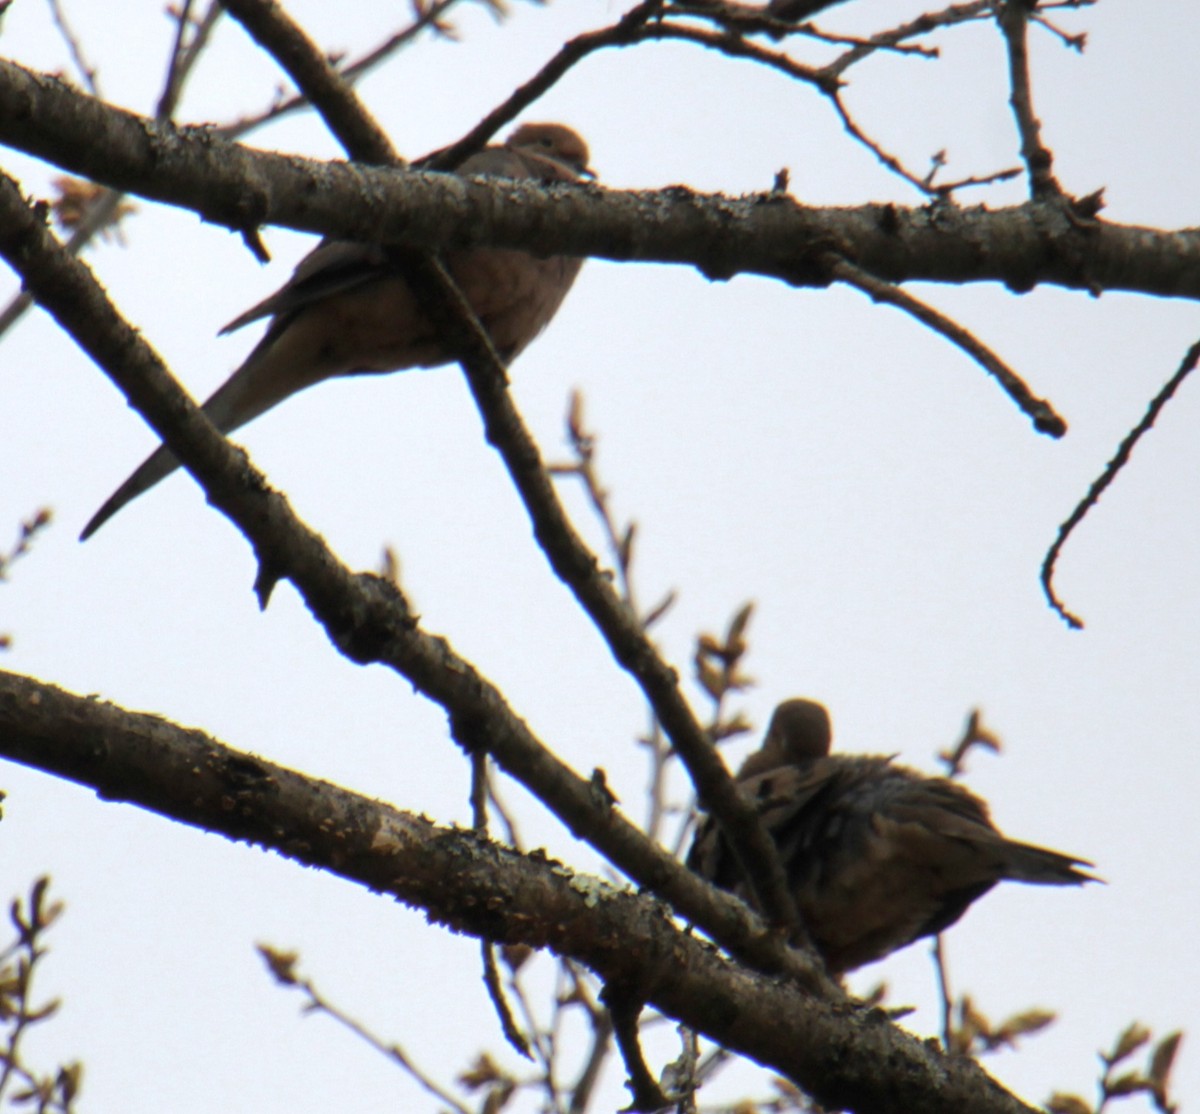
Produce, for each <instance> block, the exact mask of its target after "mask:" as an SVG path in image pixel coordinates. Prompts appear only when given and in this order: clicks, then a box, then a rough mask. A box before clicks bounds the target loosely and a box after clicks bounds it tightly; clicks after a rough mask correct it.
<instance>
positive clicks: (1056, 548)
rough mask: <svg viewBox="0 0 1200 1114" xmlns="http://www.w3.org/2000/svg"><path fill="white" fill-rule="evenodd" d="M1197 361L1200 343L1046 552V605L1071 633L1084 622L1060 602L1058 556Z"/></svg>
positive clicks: (1125, 440)
mask: <svg viewBox="0 0 1200 1114" xmlns="http://www.w3.org/2000/svg"><path fill="white" fill-rule="evenodd" d="M1198 361H1200V341H1197V342H1196V343H1195V344H1193V345H1192V346H1191V348H1189V349H1188V350H1187V354H1186V355H1185V356H1184V357H1183V361H1182V362H1181V363H1180V365H1179V367H1178V369H1177V370H1176V372H1175V374H1174V375H1172V376H1171V378H1170V379H1168V380H1167V381H1166V383H1165V384H1163V387H1162V389H1161V390H1160V391H1159V392H1158V394H1156V395H1155V396H1154V398H1153V399H1151V400H1150V405H1149V406H1148V407H1147V409H1146V413H1145V415H1144V416H1143V417H1142V420H1141V421H1140V422H1138V424H1137V425H1135V426H1134V427H1133V429H1131V430H1130V431H1129V432H1128V433H1127V434H1126V435H1125V437H1124V439H1123V440H1122V441H1121V444H1120V445H1118V446H1117V452H1116V455H1115V456H1114V457H1113V458H1112V460H1110V461H1109V462H1108V464H1107V465H1106V466H1105V468H1104V471H1103V472H1101V473H1100V475H1099V476H1098V477H1097V478H1096V479H1095V480H1093V481H1092V485H1091V487H1089V488H1088V491H1087V494H1086V495H1085V496H1084V497H1083V498H1082V499H1081V500H1080V501H1079V503H1078V505H1077V506H1076V507H1075V509H1074V510H1073V511H1072V512H1071V513H1070V514H1069V515H1068V516H1067V520H1066V521H1065V522H1064V523H1063V524H1062V525H1061V526H1059V528H1058V536H1057V537H1056V538H1055V539H1054V544H1053V545H1051V546H1050V548H1049V550H1047V552H1046V556H1045V559H1044V560H1043V561H1042V590H1043V591H1044V592H1045V593H1046V600H1047V602H1048V603H1049V604H1050V606H1051V607H1052V608H1053V609H1054V610H1055V611H1057V612H1058V614H1059V615H1061V616H1062V618H1063V620H1064V621H1065V622H1066V624H1067V626H1068V627H1070V628H1071V629H1072V630H1079V629H1080V628H1082V626H1083V620H1082V619H1081V618H1080V617H1079V616H1078V615H1075V614H1073V613H1072V612H1070V611H1068V610H1067V608H1066V606H1065V605H1064V604H1063V602H1062V600H1060V599H1059V597H1058V593H1057V592H1056V591H1055V590H1054V583H1053V582H1054V569H1055V566H1056V565H1057V564H1058V558H1059V554H1060V553H1062V549H1063V546H1064V545H1066V544H1067V539H1068V538H1069V537H1070V536H1071V534H1072V532H1073V531H1074V529H1075V527H1076V526H1078V525H1079V524H1080V523H1081V522H1082V521H1083V520H1084V518H1085V517H1086V516H1087V513H1088V511H1090V510H1091V509H1092V508H1093V507H1094V506H1095V505H1096V504H1097V503H1098V502H1099V501H1100V496H1101V495H1103V494H1104V491H1105V489H1106V488H1107V487H1108V485H1109V484H1111V483H1112V482H1113V480H1115V479H1116V478H1117V475H1118V473H1119V472H1120V471H1121V469H1122V468H1124V467H1125V465H1126V464H1128V463H1129V458H1130V456H1132V455H1133V450H1134V447H1135V446H1136V445H1137V443H1138V442H1139V441H1140V440H1141V439H1142V437H1143V436H1144V435H1145V434H1147V433H1149V432H1150V430H1151V428H1152V427H1153V426H1154V423H1155V422H1156V421H1157V420H1158V416H1159V414H1161V413H1162V409H1163V407H1164V406H1166V404H1167V403H1168V402H1170V400H1171V397H1172V396H1173V395H1174V394H1175V392H1176V391H1177V390H1179V388H1180V386H1181V385H1182V384H1183V381H1184V380H1185V379H1186V378H1187V377H1188V376H1189V375H1190V374H1191V373H1192V372H1193V371H1194V370H1195V367H1196V364H1197V362H1198Z"/></svg>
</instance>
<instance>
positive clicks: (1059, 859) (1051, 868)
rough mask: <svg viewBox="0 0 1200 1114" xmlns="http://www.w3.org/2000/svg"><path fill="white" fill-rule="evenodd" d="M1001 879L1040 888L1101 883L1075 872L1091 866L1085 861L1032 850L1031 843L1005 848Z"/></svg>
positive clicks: (1010, 845) (1089, 875) (1041, 848)
mask: <svg viewBox="0 0 1200 1114" xmlns="http://www.w3.org/2000/svg"><path fill="white" fill-rule="evenodd" d="M1004 852H1005V862H1004V877H1005V878H1009V879H1012V880H1013V881H1014V882H1032V883H1034V884H1035V885H1039V886H1080V885H1082V884H1083V883H1084V882H1099V881H1101V879H1099V878H1097V877H1096V876H1095V875H1093V874H1087V873H1085V872H1084V871H1082V870H1079V869H1077V868H1079V867H1081V866H1086V867H1091V866H1093V865H1094V864H1093V863H1089V862H1088V861H1087V860H1086V859H1075V858H1072V857H1071V856H1070V855H1063V854H1061V853H1059V852H1058V851H1050V850H1048V849H1046V848H1045V847H1034V846H1033V845H1032V844H1030V843H1013V842H1012V841H1010V840H1006V841H1005V844H1004Z"/></svg>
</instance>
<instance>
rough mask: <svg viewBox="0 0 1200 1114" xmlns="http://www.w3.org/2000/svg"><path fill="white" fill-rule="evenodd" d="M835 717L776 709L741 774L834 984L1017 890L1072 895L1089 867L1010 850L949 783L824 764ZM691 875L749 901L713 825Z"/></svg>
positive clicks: (700, 842)
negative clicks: (1006, 883) (995, 893)
mask: <svg viewBox="0 0 1200 1114" xmlns="http://www.w3.org/2000/svg"><path fill="white" fill-rule="evenodd" d="M830 734H831V732H830V726H829V714H828V712H826V710H825V708H824V707H823V706H822V705H820V704H817V703H815V702H814V701H811V700H788V701H785V702H784V703H783V704H780V705H779V707H778V708H776V709H775V714H774V715H773V716H772V717H771V723H770V726H769V727H768V728H767V734H766V737H765V739H764V740H763V745H762V747H761V749H759V750H757V751H755V752H754V753H753V754H751V755H750V756H749V757H748V758H747V759H746V761H745V762H744V763H743V764H742V767H741V769H740V770H739V771H738V775H737V778H738V781H739V782H740V783H741V787H742V791H743V792H744V793H747V794H748V795H749V796H750V798H751V800H753V801H754V802H755V803H756V804H757V806H758V810H759V813H760V814H761V816H762V819H763V823H764V824H765V825H766V828H767V831H768V832H769V833H770V834H771V836H772V838H773V839H774V840H775V843H776V844H777V846H778V847H779V854H780V856H781V858H782V861H783V866H784V870H785V871H786V873H787V877H788V881H789V882H790V884H791V887H792V893H793V896H794V897H795V900H796V904H797V907H798V909H799V911H800V916H801V918H802V920H803V922H804V927H805V928H806V929H807V931H808V934H809V937H810V938H811V939H812V942H813V944H814V945H815V946H816V948H817V950H818V951H819V952H820V953H821V955H822V956H823V957H824V959H825V962H826V964H827V966H828V967H829V969H830V971H831V972H833V973H834V974H840V973H841V972H843V971H851V970H853V969H854V968H856V967H861V966H863V965H864V964H866V963H873V962H874V961H875V960H877V959H882V958H883V957H884V956H886V955H888V954H890V953H891V952H894V951H896V950H897V949H898V948H903V947H904V946H905V945H907V944H911V943H912V942H913V941H914V940H917V939H919V938H920V937H922V936H932V935H933V934H935V933H937V932H941V931H942V929H944V928H947V927H948V926H950V925H952V924H953V923H954V922H955V921H957V920H958V918H959V917H961V916H962V915H963V913H965V912H966V910H967V907H968V906H969V905H970V904H971V902H973V901H974V900H975V899H976V898H978V897H982V896H983V895H984V894H985V893H987V891H988V890H990V889H991V888H992V887H993V886H994V885H995V884H996V883H997V882H1000V881H1003V880H1004V879H1012V880H1014V881H1017V882H1034V883H1037V884H1039V885H1051V886H1071V885H1079V884H1081V883H1083V882H1089V881H1096V879H1094V878H1092V876H1091V875H1088V874H1085V873H1083V872H1082V871H1080V870H1077V869H1076V867H1079V866H1088V867H1090V866H1091V865H1092V864H1091V863H1089V862H1086V861H1084V860H1083V859H1074V858H1071V857H1070V856H1068V855H1062V854H1059V852H1057V851H1048V850H1046V849H1045V848H1042V847H1033V846H1031V845H1029V844H1027V843H1015V842H1013V841H1012V840H1009V839H1005V838H1004V836H1002V835H1001V834H1000V833H999V832H998V831H997V830H996V828H995V827H994V826H993V825H992V821H991V819H990V817H989V816H988V808H987V805H986V804H984V802H983V801H981V800H980V799H979V798H978V797H976V796H973V795H972V794H971V793H968V792H967V790H965V789H964V788H963V787H962V786H961V785H957V784H956V783H954V782H952V781H948V780H947V779H946V778H940V777H926V776H925V775H924V774H921V773H918V772H917V771H915V770H909V769H905V768H904V767H903V766H895V765H893V764H892V759H891V758H879V757H873V756H851V755H833V756H831V755H830V754H829V744H830ZM687 862H688V866H689V867H691V868H692V870H694V871H696V872H697V873H698V874H701V875H702V876H704V877H705V878H707V879H709V881H711V882H713V883H714V884H715V885H718V886H720V887H722V888H723V889H727V890H731V891H733V892H734V893H736V894H738V895H739V896H744V895H745V887H744V885H743V882H742V879H741V876H740V875H739V873H738V868H737V865H736V863H735V861H734V859H733V856H732V855H731V854H730V853H729V849H728V847H727V846H726V844H725V840H724V837H723V836H722V835H721V834H720V832H719V831H718V830H717V826H716V823H715V822H714V821H713V820H712V819H711V818H706V819H705V820H704V822H703V823H702V824H701V826H700V829H699V830H698V831H697V833H696V838H695V840H694V841H693V843H692V847H691V850H690V851H689V853H688V859H687Z"/></svg>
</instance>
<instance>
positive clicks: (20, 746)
mask: <svg viewBox="0 0 1200 1114" xmlns="http://www.w3.org/2000/svg"><path fill="white" fill-rule="evenodd" d="M97 739H103V740H104V745H103V746H102V747H99V746H96V745H95V740H97ZM0 752H2V753H3V754H4V755H5V756H6V757H8V758H11V759H13V760H15V761H18V762H21V763H23V764H25V765H28V766H33V767H35V768H38V769H42V770H46V771H48V772H51V773H54V774H56V775H57V776H60V777H66V778H69V779H70V780H72V781H75V782H78V783H81V784H84V785H88V786H90V787H92V788H93V789H95V790H97V791H98V792H99V793H100V794H101V795H102V796H103V797H104V798H105V799H106V800H113V801H128V802H131V803H135V804H138V805H140V806H141V807H143V808H148V809H151V810H153V811H155V812H158V813H160V814H162V815H164V816H167V817H170V818H172V819H175V820H178V821H181V822H182V823H185V824H188V825H190V826H193V827H199V828H202V829H204V830H208V831H215V832H220V833H222V834H224V835H226V836H228V837H230V838H231V839H236V840H240V841H246V842H251V843H254V844H257V845H261V846H263V847H267V848H271V849H273V850H275V851H277V852H278V853H279V854H280V855H282V856H284V857H286V858H290V859H292V860H295V861H298V862H301V863H303V864H304V865H307V866H317V867H320V868H322V869H324V870H327V871H330V872H331V873H334V874H337V875H339V876H340V877H343V878H347V879H349V880H351V881H353V882H357V883H359V884H360V885H363V886H365V887H367V888H369V889H371V890H373V891H376V892H379V893H384V894H390V895H392V896H394V897H396V898H398V899H400V900H402V901H404V902H405V903H407V904H411V905H414V906H416V907H418V908H422V909H425V910H427V911H428V912H430V913H431V914H432V915H433V917H434V918H435V919H436V920H438V921H439V922H441V923H444V924H446V925H448V926H449V927H451V928H453V929H455V930H456V931H459V932H466V933H469V934H471V935H474V936H478V937H480V938H486V939H491V940H495V941H498V942H504V943H526V944H529V945H531V946H534V947H549V948H551V949H552V950H554V951H556V952H558V953H559V954H563V955H570V956H573V957H574V958H575V959H577V960H578V961H579V962H580V963H583V964H585V965H586V966H588V967H589V968H591V969H592V970H594V971H596V972H597V974H599V975H600V977H601V978H602V979H604V980H606V981H610V982H611V981H617V982H620V983H621V984H622V985H626V986H631V987H636V988H637V992H638V993H640V994H644V995H645V997H646V1000H647V1001H648V1002H649V1003H650V1004H652V1005H653V1006H654V1007H655V1008H657V1009H659V1010H660V1011H662V1012H663V1013H665V1014H667V1015H668V1016H671V1017H674V1018H676V1019H678V1020H681V1021H683V1022H684V1023H686V1024H687V1025H689V1026H690V1027H692V1028H695V1029H698V1030H699V1031H701V1032H703V1033H705V1034H706V1035H708V1036H709V1037H711V1038H712V1039H713V1040H715V1041H718V1042H719V1043H721V1044H723V1045H725V1046H726V1047H728V1048H730V1049H731V1050H734V1051H737V1052H740V1053H742V1054H745V1055H749V1056H752V1057H753V1058H754V1059H756V1060H758V1061H759V1062H760V1063H763V1064H765V1065H769V1066H770V1067H772V1068H774V1069H775V1070H776V1071H779V1072H781V1073H783V1074H784V1075H786V1076H788V1077H789V1078H791V1079H792V1080H793V1081H795V1082H796V1083H797V1085H798V1086H801V1087H803V1088H805V1089H806V1090H808V1091H809V1092H810V1093H812V1094H813V1095H814V1096H815V1097H816V1098H817V1100H818V1101H820V1102H821V1103H822V1105H824V1106H826V1107H827V1108H830V1109H849V1110H853V1111H856V1112H857V1114H887V1112H892V1111H895V1110H898V1109H899V1110H921V1111H922V1112H923V1114H961V1112H962V1111H963V1110H967V1109H969V1110H971V1111H972V1112H973V1114H1033V1112H1032V1110H1031V1108H1030V1107H1028V1106H1026V1105H1025V1104H1023V1103H1022V1102H1020V1101H1019V1100H1018V1099H1016V1098H1015V1097H1014V1096H1012V1095H1011V1094H1009V1093H1008V1092H1007V1091H1005V1090H1004V1089H1003V1088H1001V1087H1000V1086H999V1085H998V1084H996V1083H995V1082H994V1081H993V1080H992V1079H991V1078H990V1077H989V1076H987V1074H986V1073H985V1072H984V1071H983V1070H982V1069H981V1068H980V1067H979V1066H978V1065H977V1064H975V1063H974V1062H972V1061H969V1060H963V1059H956V1058H951V1057H946V1056H943V1055H941V1054H940V1053H939V1052H938V1051H937V1050H936V1049H935V1048H932V1047H930V1046H929V1045H927V1044H926V1043H924V1042H922V1041H920V1040H918V1039H917V1038H915V1037H913V1036H910V1035H909V1034H907V1033H904V1032H903V1031H901V1030H899V1029H897V1028H896V1027H895V1026H893V1025H891V1024H889V1023H888V1022H887V1021H886V1019H885V1018H884V1017H882V1016H881V1015H880V1014H879V1012H878V1011H864V1010H855V1009H854V1008H853V1007H852V1006H851V1005H850V1004H849V1003H848V1002H847V1001H846V999H845V998H844V996H842V995H840V994H836V995H834V996H833V997H831V998H829V999H826V998H824V997H819V996H814V995H812V994H810V993H809V992H807V991H805V990H803V989H801V988H800V987H799V986H798V985H797V984H796V983H795V982H794V981H792V980H789V979H780V978H778V977H763V976H758V975H754V974H751V973H749V972H747V971H746V970H744V969H741V968H739V967H737V966H736V965H735V964H733V963H731V962H730V961H729V960H727V959H725V958H724V957H723V956H722V955H721V954H720V953H718V952H717V951H715V950H714V949H713V948H711V947H708V946H707V945H705V944H704V943H703V942H702V941H700V940H697V939H695V938H694V937H692V936H691V935H690V934H688V933H686V932H683V931H680V930H679V929H678V928H677V927H676V926H675V925H674V924H673V923H672V922H671V921H670V920H669V919H668V917H667V916H666V915H665V913H664V910H663V907H662V906H661V904H659V903H658V902H656V901H655V900H653V899H652V898H650V897H647V896H643V895H640V894H635V893H632V892H621V891H617V890H614V889H613V888H612V887H609V886H607V885H605V884H604V883H603V882H601V881H600V880H599V879H592V878H587V877H584V876H581V875H577V874H575V873H574V872H572V871H570V870H568V869H567V868H565V867H563V866H562V865H560V864H558V863H554V862H552V861H547V860H546V859H545V858H544V856H543V857H538V856H523V855H520V854H518V853H517V852H514V851H511V850H509V849H507V848H503V847H499V846H497V845H495V844H491V843H487V842H486V841H482V840H480V839H479V838H478V836H476V835H475V834H474V833H473V832H468V831H462V830H457V829H453V828H444V827H439V826H438V825H436V824H434V823H433V822H431V821H429V820H426V819H424V818H423V817H420V816H415V815H412V814H409V813H404V812H401V811H399V810H396V809H393V808H390V807H388V806H387V805H384V804H381V803H380V802H378V801H375V800H372V799H370V798H367V797H362V796H359V795H358V794H355V793H351V792H349V791H347V790H344V789H340V788H338V787H337V786H334V785H331V784H329V783H328V782H322V781H319V780H317V779H314V778H310V777H306V776H304V775H301V774H299V773H297V772H295V771H293V770H289V769H287V768H285V767H282V766H278V765H275V764H273V763H270V762H267V761H266V760H264V759H261V758H257V757H254V756H252V755H249V754H246V753H241V752H238V751H234V750H231V749H229V748H228V747H225V746H222V745H221V744H219V743H217V742H215V741H214V740H212V739H211V738H209V737H208V736H207V735H204V734H203V733H202V732H199V731H194V730H188V729H184V728H181V727H177V726H175V725H174V724H171V723H169V722H168V721H167V720H164V719H163V718H162V717H160V716H152V715H142V714H135V713H131V712H128V711H125V710H123V709H121V708H118V707H116V706H114V705H112V704H105V703H102V702H99V701H96V700H93V699H89V698H85V697H79V696H74V695H72V694H70V693H67V692H65V691H63V690H62V689H58V688H56V687H54V686H52V685H47V684H44V683H42V682H39V681H35V680H32V679H30V678H26V677H21V676H19V675H16V674H12V673H6V672H3V671H0Z"/></svg>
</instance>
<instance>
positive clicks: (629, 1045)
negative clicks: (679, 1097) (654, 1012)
mask: <svg viewBox="0 0 1200 1114" xmlns="http://www.w3.org/2000/svg"><path fill="white" fill-rule="evenodd" d="M603 999H604V1002H605V1004H606V1005H607V1006H608V1012H609V1015H610V1016H611V1017H612V1025H613V1035H614V1036H615V1037H616V1039H617V1048H618V1049H619V1050H620V1052H621V1059H622V1060H623V1061H624V1062H625V1071H626V1074H627V1076H628V1079H627V1081H626V1084H625V1086H626V1087H628V1088H629V1090H630V1092H631V1094H632V1096H633V1097H632V1099H631V1101H630V1103H629V1105H628V1106H627V1107H625V1109H626V1110H629V1111H632V1112H635V1114H652V1112H653V1111H656V1110H662V1109H663V1108H664V1107H667V1106H670V1105H671V1099H670V1098H668V1097H667V1096H666V1095H664V1094H663V1092H662V1088H661V1087H659V1085H658V1081H657V1080H656V1079H655V1078H654V1076H653V1075H652V1074H651V1072H650V1068H649V1067H648V1066H647V1064H646V1057H645V1056H644V1055H643V1053H642V1042H641V1039H640V1037H639V1036H638V1017H639V1016H640V1015H641V1012H642V1006H643V1003H642V1001H641V999H640V998H638V997H637V996H636V995H634V994H631V993H630V992H629V991H628V989H627V988H625V987H620V986H614V985H613V984H612V983H610V984H609V985H608V986H606V987H605V988H604V994H603Z"/></svg>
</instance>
